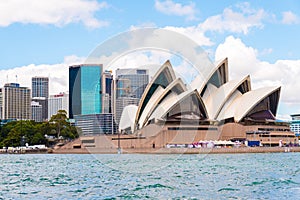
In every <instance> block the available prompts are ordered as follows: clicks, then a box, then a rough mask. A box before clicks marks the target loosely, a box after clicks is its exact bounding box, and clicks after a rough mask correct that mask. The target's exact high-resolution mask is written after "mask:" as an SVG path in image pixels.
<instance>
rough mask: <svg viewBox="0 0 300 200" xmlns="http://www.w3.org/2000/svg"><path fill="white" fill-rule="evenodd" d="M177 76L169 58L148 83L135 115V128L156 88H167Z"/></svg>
mask: <svg viewBox="0 0 300 200" xmlns="http://www.w3.org/2000/svg"><path fill="white" fill-rule="evenodd" d="M175 78H176V76H175V73H174V70H173V68H172V65H171V63H170V61H169V60H167V61H166V62H165V63H164V64H163V65H162V66H161V67H160V69H159V70H158V71H157V72H156V74H155V75H154V77H153V79H152V81H151V82H150V83H149V84H148V85H147V87H146V89H145V91H144V93H143V95H142V97H141V100H140V103H139V107H138V110H137V115H136V117H135V129H136V128H137V127H136V126H137V123H138V122H139V119H140V117H141V115H142V113H143V111H144V109H145V107H146V105H147V103H148V102H149V100H150V99H151V98H152V95H153V94H154V92H155V90H156V89H157V88H158V86H161V87H162V88H166V87H167V86H168V85H169V84H170V83H171V82H173V81H174V80H175Z"/></svg>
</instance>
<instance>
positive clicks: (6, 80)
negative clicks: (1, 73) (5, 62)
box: [6, 74, 8, 83]
mask: <svg viewBox="0 0 300 200" xmlns="http://www.w3.org/2000/svg"><path fill="white" fill-rule="evenodd" d="M6 83H8V74H6Z"/></svg>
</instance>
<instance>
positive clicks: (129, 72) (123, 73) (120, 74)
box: [116, 68, 149, 99]
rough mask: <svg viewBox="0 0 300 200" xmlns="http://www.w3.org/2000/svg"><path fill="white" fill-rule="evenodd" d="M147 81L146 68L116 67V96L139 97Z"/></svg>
mask: <svg viewBox="0 0 300 200" xmlns="http://www.w3.org/2000/svg"><path fill="white" fill-rule="evenodd" d="M148 83H149V73H148V70H147V69H130V68H129V69H117V70H116V84H117V94H116V95H117V98H119V97H134V98H138V99H140V98H141V97H142V94H143V92H144V90H145V88H146V86H147V84H148Z"/></svg>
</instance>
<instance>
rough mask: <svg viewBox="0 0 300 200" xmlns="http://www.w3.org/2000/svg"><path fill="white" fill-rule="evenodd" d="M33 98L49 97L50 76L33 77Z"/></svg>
mask: <svg viewBox="0 0 300 200" xmlns="http://www.w3.org/2000/svg"><path fill="white" fill-rule="evenodd" d="M31 86H32V98H34V97H45V98H48V97H49V78H48V77H37V76H36V77H32V79H31Z"/></svg>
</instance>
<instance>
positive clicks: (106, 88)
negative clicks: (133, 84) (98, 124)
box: [101, 71, 114, 113]
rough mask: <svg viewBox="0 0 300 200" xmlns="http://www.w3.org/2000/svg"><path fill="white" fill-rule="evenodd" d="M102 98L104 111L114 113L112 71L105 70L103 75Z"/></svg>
mask: <svg viewBox="0 0 300 200" xmlns="http://www.w3.org/2000/svg"><path fill="white" fill-rule="evenodd" d="M101 84H102V87H101V99H102V113H112V111H113V101H112V100H113V99H112V97H113V87H114V85H113V76H112V73H111V72H110V71H105V72H103V74H102V76H101Z"/></svg>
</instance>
